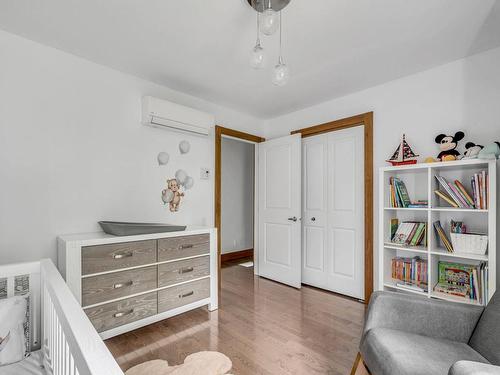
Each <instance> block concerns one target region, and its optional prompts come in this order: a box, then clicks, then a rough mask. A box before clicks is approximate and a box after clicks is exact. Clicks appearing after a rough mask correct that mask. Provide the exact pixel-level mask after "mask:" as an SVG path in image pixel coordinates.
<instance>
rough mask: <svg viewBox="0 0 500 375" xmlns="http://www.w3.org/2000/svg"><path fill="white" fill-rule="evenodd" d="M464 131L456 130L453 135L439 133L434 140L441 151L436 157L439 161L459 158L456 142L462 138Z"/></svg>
mask: <svg viewBox="0 0 500 375" xmlns="http://www.w3.org/2000/svg"><path fill="white" fill-rule="evenodd" d="M464 137H465V134H464V132H460V131H459V132H456V133H455V135H454V136H451V135H446V134H439V135H438V136H437V137H436V139H435V141H436V143H437V144H439V148H440V150H441V152H440V153H439V155H438V159H439V160H441V161H451V160H457V159H459V156H460V152H458V151H457V147H458V142H460V141H461V140H462V139H464Z"/></svg>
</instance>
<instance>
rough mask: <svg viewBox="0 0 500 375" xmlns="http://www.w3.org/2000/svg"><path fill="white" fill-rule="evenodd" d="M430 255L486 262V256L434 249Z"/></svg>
mask: <svg viewBox="0 0 500 375" xmlns="http://www.w3.org/2000/svg"><path fill="white" fill-rule="evenodd" d="M430 253H431V254H432V255H442V256H447V257H453V258H462V259H471V260H480V261H484V262H487V261H488V255H480V254H470V253H449V252H448V251H446V249H442V248H439V249H436V250H432V251H431V252H430Z"/></svg>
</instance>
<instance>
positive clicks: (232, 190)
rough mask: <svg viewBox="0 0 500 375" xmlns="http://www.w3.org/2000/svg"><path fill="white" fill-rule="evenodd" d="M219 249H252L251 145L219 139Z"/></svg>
mask: <svg viewBox="0 0 500 375" xmlns="http://www.w3.org/2000/svg"><path fill="white" fill-rule="evenodd" d="M221 149H222V158H221V162H222V174H221V177H222V187H221V200H222V207H221V232H222V236H221V241H222V243H221V250H222V253H223V254H227V253H232V252H235V251H240V250H248V249H253V238H254V233H253V220H254V212H253V211H254V176H255V169H254V164H255V145H253V144H251V143H246V142H241V141H237V140H234V139H229V138H222V147H221Z"/></svg>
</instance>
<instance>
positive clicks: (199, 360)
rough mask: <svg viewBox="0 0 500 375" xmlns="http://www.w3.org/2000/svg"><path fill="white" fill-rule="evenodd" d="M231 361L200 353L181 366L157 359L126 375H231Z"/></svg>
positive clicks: (134, 368)
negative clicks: (170, 364) (229, 372)
mask: <svg viewBox="0 0 500 375" xmlns="http://www.w3.org/2000/svg"><path fill="white" fill-rule="evenodd" d="M232 366H233V364H232V362H231V360H230V359H229V358H228V357H226V356H225V355H224V354H222V353H219V352H199V353H194V354H191V355H188V356H187V357H186V359H185V360H184V363H183V364H182V365H179V366H169V364H168V362H167V361H165V360H162V359H155V360H154V361H148V362H144V363H141V364H140V365H137V366H134V367H132V368H130V369H128V370H127V371H126V372H125V375H167V374H168V375H226V374H227V375H230V374H228V371H230V370H231V367H232Z"/></svg>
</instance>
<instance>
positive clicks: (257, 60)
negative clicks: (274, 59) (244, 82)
mask: <svg viewBox="0 0 500 375" xmlns="http://www.w3.org/2000/svg"><path fill="white" fill-rule="evenodd" d="M265 62H266V59H265V55H264V48H262V46H261V45H260V38H259V13H257V42H256V43H255V47H254V48H253V49H252V52H251V55H250V66H251V67H252V68H254V69H262V68H264V66H265Z"/></svg>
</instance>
